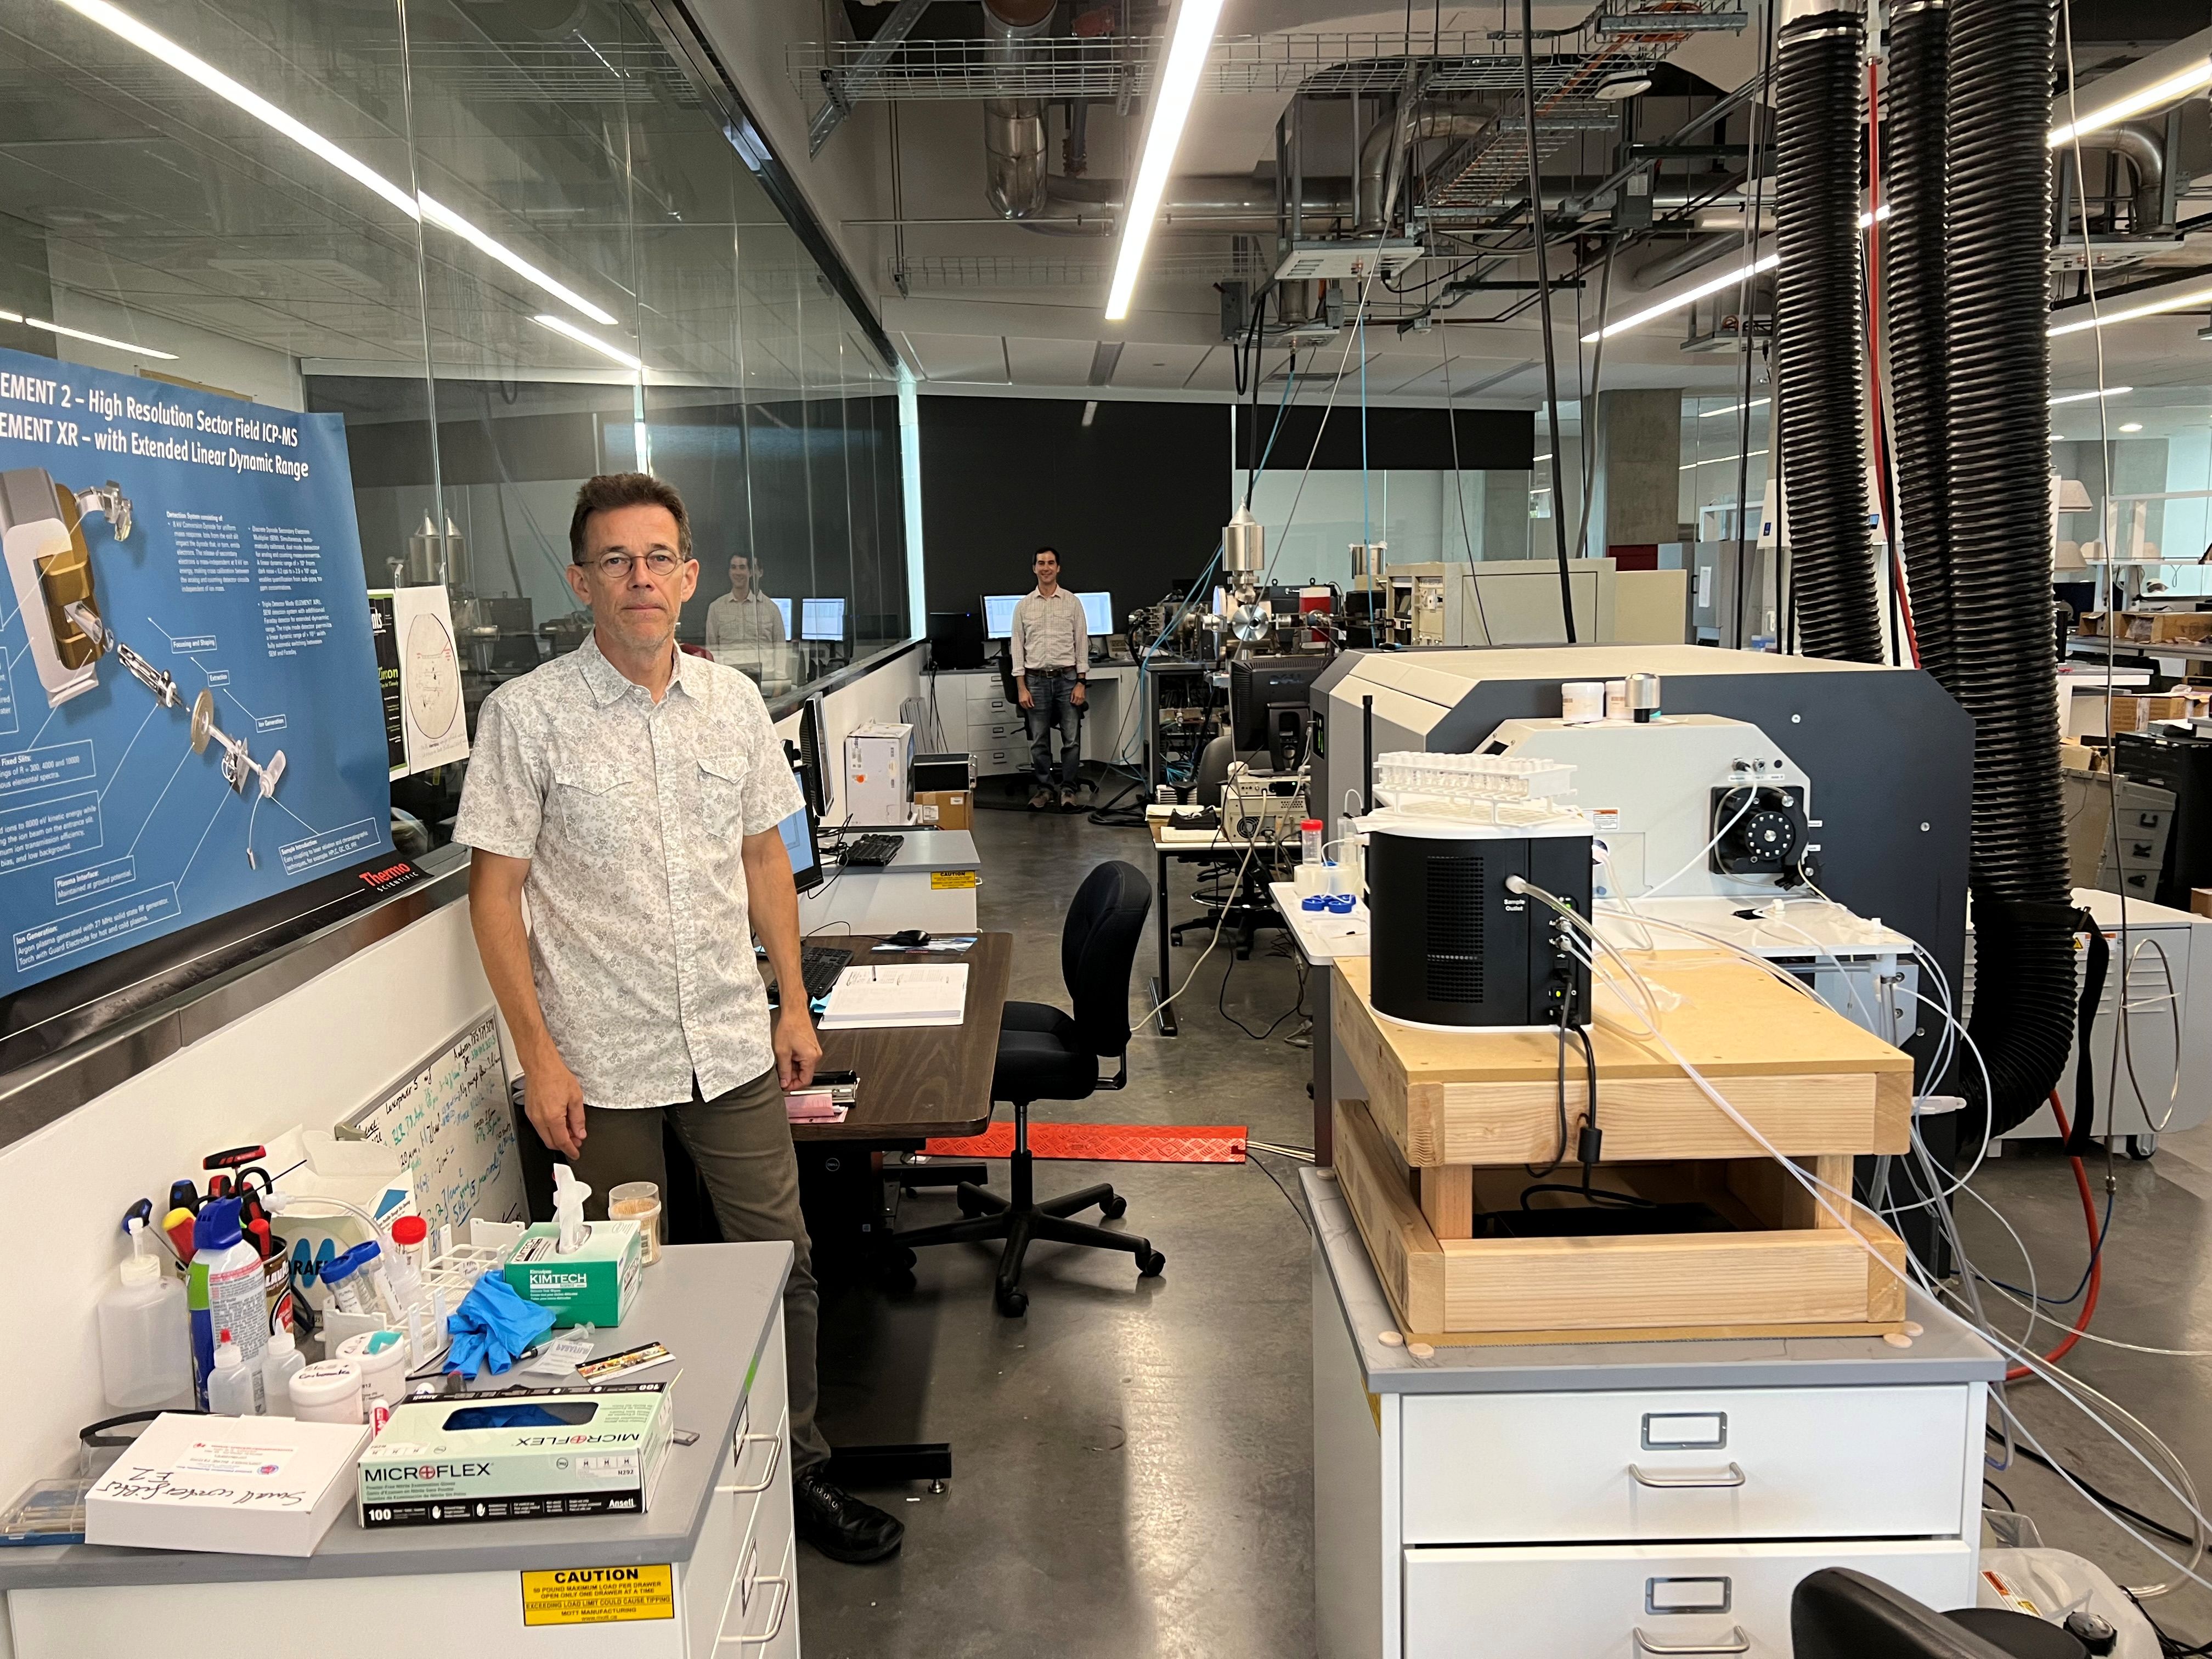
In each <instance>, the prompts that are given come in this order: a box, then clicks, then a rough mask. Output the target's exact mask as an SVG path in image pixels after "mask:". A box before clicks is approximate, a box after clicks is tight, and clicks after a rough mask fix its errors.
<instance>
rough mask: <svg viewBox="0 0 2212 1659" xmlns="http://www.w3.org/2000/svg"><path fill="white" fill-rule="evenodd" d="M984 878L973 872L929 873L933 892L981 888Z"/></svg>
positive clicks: (941, 871) (938, 871) (936, 871)
mask: <svg viewBox="0 0 2212 1659" xmlns="http://www.w3.org/2000/svg"><path fill="white" fill-rule="evenodd" d="M982 884H983V878H981V876H979V875H977V874H976V873H975V872H974V871H973V870H933V871H931V872H929V886H930V890H931V891H932V892H941V891H943V890H945V888H947V887H980V886H981V885H982Z"/></svg>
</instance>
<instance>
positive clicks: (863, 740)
mask: <svg viewBox="0 0 2212 1659" xmlns="http://www.w3.org/2000/svg"><path fill="white" fill-rule="evenodd" d="M913 768H914V727H912V726H905V725H901V724H898V723H896V722H895V721H890V720H872V721H870V722H869V723H868V724H867V725H866V726H855V727H854V729H853V731H852V732H851V733H850V735H848V737H847V738H846V739H845V822H846V823H858V824H864V825H868V826H871V827H878V826H891V827H896V826H897V825H899V824H902V823H906V822H907V819H908V810H907V803H908V799H910V797H911V793H912V790H913V784H912V781H911V777H910V775H911V773H912V771H913Z"/></svg>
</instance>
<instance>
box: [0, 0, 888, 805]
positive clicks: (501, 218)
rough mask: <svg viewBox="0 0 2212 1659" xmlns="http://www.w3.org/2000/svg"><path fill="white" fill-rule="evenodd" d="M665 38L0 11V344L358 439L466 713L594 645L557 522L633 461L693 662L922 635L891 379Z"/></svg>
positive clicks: (614, 12) (805, 664)
mask: <svg viewBox="0 0 2212 1659" xmlns="http://www.w3.org/2000/svg"><path fill="white" fill-rule="evenodd" d="M661 27H662V22H661V20H660V19H659V17H658V16H657V15H656V14H655V12H654V10H653V7H652V6H651V4H650V3H649V0H117V3H114V4H110V3H106V0H0V87H4V91H5V98H4V100H3V101H0V146H4V149H5V152H6V155H7V160H8V161H9V163H10V165H9V167H8V168H7V169H6V171H5V173H4V174H0V346H5V347H8V348H11V349H16V350H21V351H27V352H33V353H38V354H41V355H45V356H54V357H58V358H62V359H64V360H67V361H71V362H86V363H90V364H94V365H96V366H98V367H100V368H107V369H112V370H118V371H120V372H124V373H133V372H135V373H137V374H140V375H143V376H145V377H148V378H149V379H154V380H173V381H174V382H177V383H179V384H182V385H186V386H197V387H201V388H204V389H206V390H210V391H216V392H225V393H228V394H230V395H234V396H237V397H242V398H252V399H253V400H255V401H256V402H258V403H262V404H268V405H270V406H271V407H272V408H280V409H287V410H321V411H329V412H335V413H337V414H340V415H342V416H343V417H344V418H345V422H346V430H347V441H348V447H349V453H350V459H351V465H352V470H353V483H354V491H355V501H356V507H357V510H358V513H359V517H360V522H361V532H362V558H363V562H364V565H365V567H366V568H365V569H364V570H363V573H362V578H363V580H364V581H366V582H367V583H368V586H371V587H372V588H385V587H392V586H411V585H423V584H435V583H440V582H442V583H443V584H444V585H445V586H447V589H448V590H449V592H450V593H451V595H452V599H453V611H454V623H455V631H456V634H457V635H458V636H459V640H460V641H461V642H462V645H463V650H464V656H465V663H464V667H465V671H466V680H467V690H468V706H469V708H470V712H471V720H473V715H474V711H475V709H476V708H477V706H478V705H479V704H480V703H481V702H482V700H483V696H485V695H487V694H488V693H489V690H490V689H491V688H492V687H493V686H495V685H496V684H499V683H500V682H501V680H503V679H505V678H511V677H512V676H513V675H515V674H517V673H521V672H525V671H527V670H528V669H530V668H532V667H534V666H536V665H538V663H539V662H540V661H542V660H544V659H548V658H550V656H552V655H556V654H558V653H562V652H564V651H568V650H573V649H574V647H576V645H577V644H578V643H580V641H581V640H582V638H583V636H584V633H585V631H586V627H587V625H588V624H587V621H586V619H585V618H583V617H581V616H580V614H579V613H578V612H577V610H576V606H575V602H574V599H573V597H572V595H571V594H570V592H569V591H568V586H567V584H566V582H565V581H564V580H563V578H562V567H563V566H565V565H566V564H567V563H568V516H569V511H570V507H571V504H572V502H573V500H574V494H575V490H576V486H577V485H578V484H579V483H580V482H581V481H582V480H583V479H584V478H585V477H588V476H589V475H591V474H592V473H593V472H597V471H619V470H626V469H631V468H636V469H641V470H649V471H653V472H654V473H656V474H658V475H659V476H660V477H665V478H666V479H668V480H669V481H670V482H671V483H674V484H675V485H676V486H677V487H678V489H681V490H682V491H683V493H684V499H685V501H686V502H687V503H688V504H689V506H690V512H691V515H692V520H693V526H694V534H695V538H696V554H697V556H698V558H699V560H700V563H701V567H702V568H701V574H700V584H699V592H698V595H697V597H696V598H695V599H693V600H692V602H691V603H690V605H687V606H686V607H685V611H684V618H683V623H682V627H681V637H682V638H683V639H684V641H686V642H687V643H690V644H694V645H698V646H701V647H708V648H710V649H712V651H713V652H714V655H716V656H717V658H718V659H722V660H725V661H730V662H733V663H735V664H736V665H738V666H739V667H741V668H743V669H744V671H746V672H748V673H750V674H751V675H752V676H753V677H754V678H756V679H757V681H758V682H759V683H760V684H761V685H762V687H763V690H764V691H766V692H767V693H768V695H769V697H770V699H771V701H772V702H773V701H775V700H776V699H777V698H779V697H780V696H786V695H788V694H792V693H795V692H798V691H801V690H804V689H805V687H806V686H808V685H809V684H813V683H816V682H818V681H820V680H821V679H823V678H825V677H827V676H829V675H830V674H833V673H835V672H836V671H839V670H841V669H842V668H844V667H846V666H848V665H850V664H852V663H853V662H854V661H856V660H859V659H862V658H865V657H866V656H867V655H869V654H871V653H873V652H875V651H877V650H878V649H880V648H882V647H884V646H886V645H890V644H894V643H896V642H899V641H904V640H906V639H907V638H908V637H909V634H910V625H911V623H912V620H913V619H912V618H910V617H908V614H907V593H908V584H907V578H906V556H907V550H906V547H905V537H904V523H905V519H904V514H903V511H902V496H901V477H902V469H901V465H900V455H899V432H900V428H899V424H898V419H897V400H896V381H895V379H894V375H895V373H896V371H895V369H894V368H893V367H892V365H891V363H890V361H889V360H888V359H887V357H886V356H885V355H884V351H883V349H880V347H879V342H880V339H881V337H880V334H879V333H878V332H877V331H875V329H874V326H873V324H872V321H871V320H869V319H863V318H860V317H859V316H857V315H856V314H855V313H854V312H853V310H851V309H850V308H849V307H848V306H847V305H846V304H845V302H844V301H843V300H842V297H841V296H840V295H839V293H838V291H837V289H836V287H835V286H834V285H833V283H831V281H830V280H829V276H827V275H826V274H825V273H824V271H823V269H822V268H821V266H820V265H819V264H817V261H816V259H815V258H813V256H812V255H811V252H809V250H808V247H807V246H806V244H805V243H804V242H803V241H802V240H801V239H800V237H799V234H798V233H797V232H796V231H795V230H794V229H793V226H792V225H791V224H790V223H789V222H787V221H786V219H785V218H784V217H783V216H781V214H780V213H779V211H778V210H777V208H776V206H775V203H774V202H773V201H772V200H771V199H770V197H769V194H768V192H767V191H765V190H764V189H763V185H762V184H761V183H760V182H759V181H758V180H757V179H756V177H755V176H754V174H753V173H751V172H750V170H749V169H748V167H746V165H745V163H744V161H743V160H742V158H741V157H740V156H739V155H738V151H737V150H736V149H734V148H733V147H732V143H731V142H730V139H729V137H727V136H726V133H725V131H724V130H723V125H722V120H721V117H720V113H719V112H718V107H717V101H716V100H720V99H722V98H724V97H725V96H726V88H715V89H714V92H715V94H716V98H715V99H714V100H710V99H709V98H707V97H704V96H702V89H701V88H698V87H696V86H695V85H694V83H693V82H691V80H690V78H689V76H688V75H687V73H686V70H685V69H684V65H683V64H681V63H679V61H678V58H676V57H675V56H674V55H672V54H671V51H670V49H669V47H670V45H671V40H670V39H669V38H668V37H666V36H665V35H663V34H662V33H660V32H659V30H660V28H661ZM723 107H726V104H724V105H723ZM16 319H21V320H20V321H18V320H16ZM725 596H731V597H732V602H731V603H725V604H722V605H717V604H716V603H715V602H716V601H718V600H722V599H725ZM763 600H765V601H766V602H765V603H763V602H762V601H763ZM710 634H711V635H713V637H711V638H710ZM449 771H450V769H449ZM394 787H395V791H396V792H398V794H399V795H400V797H401V798H403V799H410V801H411V802H412V804H415V805H417V807H418V810H420V811H422V815H423V816H424V817H426V818H427V819H428V820H429V821H430V822H431V823H433V824H435V822H436V821H437V820H438V819H440V818H442V817H445V816H447V814H448V813H449V812H450V810H451V806H450V803H451V800H452V799H453V795H454V793H455V792H456V791H457V789H458V778H456V777H453V776H450V775H449V776H443V777H440V778H436V779H434V780H430V781H413V780H410V781H409V786H408V787H402V786H401V785H399V784H395V786H394Z"/></svg>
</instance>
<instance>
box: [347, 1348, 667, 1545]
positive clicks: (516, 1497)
mask: <svg viewBox="0 0 2212 1659" xmlns="http://www.w3.org/2000/svg"><path fill="white" fill-rule="evenodd" d="M672 1386H673V1385H672V1384H671V1383H668V1382H665V1381H664V1382H659V1383H608V1384H606V1385H605V1386H604V1387H601V1388H596V1389H595V1388H567V1389H514V1390H512V1391H510V1392H508V1393H505V1394H494V1395H450V1396H446V1397H441V1398H440V1399H436V1400H409V1401H402V1402H401V1403H400V1404H399V1405H398V1406H397V1407H394V1408H393V1409H392V1420H391V1421H390V1422H389V1423H387V1424H386V1425H385V1428H384V1432H383V1433H382V1434H380V1435H379V1436H378V1437H376V1439H375V1441H374V1443H372V1444H371V1445H370V1446H369V1447H368V1449H367V1450H366V1451H364V1452H362V1455H361V1461H360V1463H359V1466H358V1468H359V1475H360V1486H361V1524H362V1528H363V1529H365V1530H366V1529H372V1528H385V1527H436V1526H449V1525H453V1524H456V1523H458V1522H469V1521H543V1520H547V1519H550V1518H552V1517H556V1516H577V1515H641V1514H643V1513H644V1512H645V1509H646V1505H647V1500H648V1499H649V1498H651V1496H652V1493H653V1483H654V1482H655V1481H656V1480H659V1476H660V1466H661V1465H662V1463H664V1462H666V1461H667V1457H668V1445H669V1440H670V1437H671V1435H672V1434H673V1433H674V1425H675V1407H674V1403H673V1401H672V1400H671V1396H670V1392H669V1391H670V1389H671V1387H672Z"/></svg>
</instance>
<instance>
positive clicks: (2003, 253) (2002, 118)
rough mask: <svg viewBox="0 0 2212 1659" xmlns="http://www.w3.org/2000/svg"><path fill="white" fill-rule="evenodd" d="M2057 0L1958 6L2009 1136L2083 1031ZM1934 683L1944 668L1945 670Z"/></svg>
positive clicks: (1955, 532) (1987, 1003)
mask: <svg viewBox="0 0 2212 1659" xmlns="http://www.w3.org/2000/svg"><path fill="white" fill-rule="evenodd" d="M2051 22H2052V11H2051V4H2050V0H1955V3H1954V5H1953V6H1952V8H1951V28H1950V76H1949V87H1948V100H1947V101H1948V127H1949V133H1950V179H1949V184H1950V190H1949V198H1950V202H1949V217H1948V224H1947V226H1946V228H1945V233H1944V249H1945V252H1946V254H1947V255H1948V265H1949V273H1948V275H1949V289H1950V291H1949V295H1948V304H1947V305H1946V307H1945V311H1946V313H1947V332H1948V353H1949V363H1948V388H1947V398H1948V404H1949V414H1950V422H1949V425H1950V430H1949V437H1948V444H1947V446H1946V448H1947V458H1948V468H1949V474H1950V477H1949V481H1948V485H1949V512H1950V544H1951V570H1950V573H1949V574H1950V586H1949V593H1948V598H1949V602H1950V610H1951V619H1952V633H1951V637H1950V641H1949V647H1950V656H1951V670H1950V677H1949V678H1948V679H1946V680H1944V682H1943V684H1944V687H1945V689H1946V690H1948V691H1949V692H1950V693H1951V695H1952V696H1954V697H1956V698H1957V699H1958V700H1959V702H1960V703H1961V704H1962V705H1963V706H1964V707H1965V708H1966V712H1967V713H1968V714H1971V715H1972V716H1973V720H1974V812H1973V855H1972V866H1971V868H1970V872H1969V881H1970V887H1971V891H1972V898H1973V913H1974V938H1975V951H1974V1011H1973V1019H1972V1024H1971V1027H1970V1029H1971V1030H1972V1035H1973V1038H1974V1041H1975V1043H1976V1044H1977V1046H1978V1047H1979V1048H1980V1049H1981V1052H1982V1056H1983V1059H1984V1062H1985V1063H1986V1064H1987V1066H1989V1071H1990V1087H1989V1091H1988V1095H1987V1097H1986V1101H1984V1091H1983V1088H1982V1080H1981V1077H1980V1074H1979V1072H1978V1070H1977V1069H1975V1068H1973V1067H1972V1066H1967V1067H1966V1068H1965V1071H1966V1075H1965V1076H1963V1077H1962V1079H1961V1081H1962V1082H1963V1083H1964V1084H1965V1085H1966V1097H1967V1098H1968V1100H1970V1101H1972V1103H1974V1104H1975V1105H1976V1106H1977V1107H1981V1106H1983V1105H1984V1104H1986V1106H1987V1109H1988V1111H1989V1115H1990V1127H1991V1129H1992V1131H1993V1132H1995V1133H2002V1132H2003V1131H2004V1130H2006V1129H2008V1128H2011V1127H2014V1126H2015V1125H2016V1124H2019V1123H2021V1122H2022V1121H2025V1120H2026V1119H2027V1117H2028V1116H2029V1115H2032V1114H2033V1112H2034V1111H2035V1110H2036V1109H2038V1108H2039V1107H2040V1106H2041V1105H2042V1104H2043V1103H2044V1101H2045V1098H2047V1097H2048V1096H2049V1095H2050V1092H2051V1089H2052V1088H2053V1087H2054V1086H2055V1085H2057V1081H2058V1079H2059V1075H2060V1073H2061V1072H2062V1071H2063V1069H2064V1067H2065V1064H2066V1051H2067V1048H2069V1045H2070V1044H2071V1042H2072V1040H2073V1025H2074V1002H2075V977H2074V950H2073V933H2074V928H2075V909H2074V906H2073V902H2072V901H2073V895H2072V887H2071V884H2070V882H2069V878H2068V872H2067V860H2066V830H2065V823H2064V817H2063V810H2062V805H2061V800H2060V794H2059V782H2058V714H2057V672H2056V670H2055V668H2054V666H2053V665H2052V661H2051V641H2050V632H2049V629H2050V623H2049V617H2050V613H2051V519H2050V512H2051V505H2050V503H2051V485H2050V472H2051V461H2050V450H2049V447H2048V444H2047V441H2046V435H2047V433H2048V421H2047V416H2046V413H2045V400H2046V399H2047V398H2048V397H2049V395H2050V390H2051V359H2050V343H2049V338H2048V336H2047V335H2046V334H2045V328H2046V327H2047V325H2048V322H2049V317H2048V312H2049V298H2048V292H2047V270H2046V264H2045V252H2044V237H2045V226H2047V225H2048V224H2049V223H2050V222H2051V161H2050V156H2051V152H2050V149H2049V147H2048V144H2047V143H2046V132H2047V129H2048V127H2049V125H2050V109H2051V103H2050V96H2049V94H2050V89H2051ZM1939 678H1941V677H1940V676H1939Z"/></svg>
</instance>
